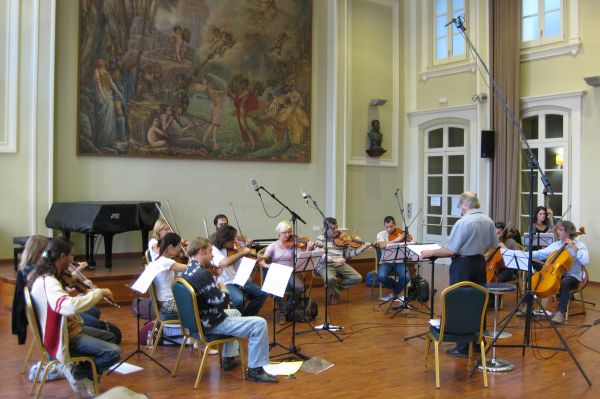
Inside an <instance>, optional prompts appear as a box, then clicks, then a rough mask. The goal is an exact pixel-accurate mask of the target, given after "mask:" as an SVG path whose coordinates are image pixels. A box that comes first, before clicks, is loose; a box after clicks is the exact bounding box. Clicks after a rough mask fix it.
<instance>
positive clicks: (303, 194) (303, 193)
mask: <svg viewBox="0 0 600 399" xmlns="http://www.w3.org/2000/svg"><path fill="white" fill-rule="evenodd" d="M300 194H302V198H303V199H304V201H306V203H307V204H308V197H310V195H308V194H306V191H304V189H303V188H300Z"/></svg>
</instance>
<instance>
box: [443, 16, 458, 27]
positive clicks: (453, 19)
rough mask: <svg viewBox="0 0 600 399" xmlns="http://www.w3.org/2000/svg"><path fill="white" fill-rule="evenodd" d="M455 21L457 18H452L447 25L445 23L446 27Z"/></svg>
mask: <svg viewBox="0 0 600 399" xmlns="http://www.w3.org/2000/svg"><path fill="white" fill-rule="evenodd" d="M455 22H456V18H452V20H451V21H450V22H448V23H447V24H446V25H444V28H447V27H448V25H452V24H453V23H455Z"/></svg>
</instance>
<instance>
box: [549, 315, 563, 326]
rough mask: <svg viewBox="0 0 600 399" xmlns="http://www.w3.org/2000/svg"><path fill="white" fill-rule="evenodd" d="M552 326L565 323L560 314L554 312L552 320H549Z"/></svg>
mask: <svg viewBox="0 0 600 399" xmlns="http://www.w3.org/2000/svg"><path fill="white" fill-rule="evenodd" d="M550 321H551V322H552V324H564V323H565V315H563V314H562V312H556V313H555V314H554V317H552V320H550Z"/></svg>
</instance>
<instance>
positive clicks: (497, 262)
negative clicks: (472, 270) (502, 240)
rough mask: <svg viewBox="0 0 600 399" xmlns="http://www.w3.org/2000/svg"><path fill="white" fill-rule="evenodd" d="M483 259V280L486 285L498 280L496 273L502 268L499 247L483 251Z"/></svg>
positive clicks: (502, 261)
mask: <svg viewBox="0 0 600 399" xmlns="http://www.w3.org/2000/svg"><path fill="white" fill-rule="evenodd" d="M483 257H484V258H485V280H486V281H487V282H488V283H491V282H494V281H496V280H498V272H499V271H500V269H502V268H503V267H504V259H502V252H500V245H498V246H497V247H496V248H490V249H488V250H487V251H485V253H484V254H483Z"/></svg>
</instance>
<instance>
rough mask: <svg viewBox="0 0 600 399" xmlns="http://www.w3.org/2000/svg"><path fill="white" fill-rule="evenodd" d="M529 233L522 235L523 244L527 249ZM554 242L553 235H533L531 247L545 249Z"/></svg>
mask: <svg viewBox="0 0 600 399" xmlns="http://www.w3.org/2000/svg"><path fill="white" fill-rule="evenodd" d="M529 241H530V240H529V233H525V234H524V235H523V244H524V245H525V247H527V248H529ZM553 242H554V233H534V234H533V246H534V247H541V248H545V247H547V246H548V245H550V244H552V243H553Z"/></svg>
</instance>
